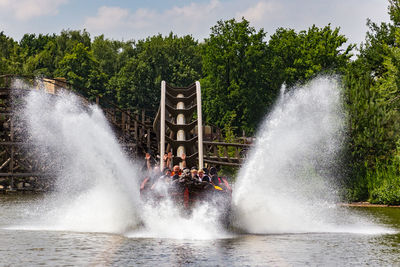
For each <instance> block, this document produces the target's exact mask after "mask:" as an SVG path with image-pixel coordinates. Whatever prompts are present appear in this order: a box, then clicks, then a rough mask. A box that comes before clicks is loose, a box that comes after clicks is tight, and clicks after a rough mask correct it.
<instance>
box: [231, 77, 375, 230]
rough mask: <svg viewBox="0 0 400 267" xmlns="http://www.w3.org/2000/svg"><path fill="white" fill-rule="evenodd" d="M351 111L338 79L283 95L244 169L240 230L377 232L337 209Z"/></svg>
mask: <svg viewBox="0 0 400 267" xmlns="http://www.w3.org/2000/svg"><path fill="white" fill-rule="evenodd" d="M283 90H284V89H283ZM343 114H344V112H343V107H342V97H341V90H340V86H339V83H338V81H337V80H336V79H334V78H328V77H322V78H318V79H314V80H313V81H311V82H310V83H309V84H307V85H305V86H302V87H300V88H294V89H292V90H291V91H290V92H284V91H282V94H281V96H280V99H279V100H278V102H277V104H276V105H275V107H274V109H273V111H272V112H271V113H270V114H269V115H268V116H267V117H266V119H265V121H264V123H263V125H262V126H261V128H260V129H259V132H258V135H257V139H256V144H255V148H254V149H253V151H251V152H250V155H249V158H248V160H247V162H246V163H245V165H244V166H243V167H242V168H241V170H240V172H239V175H238V181H237V183H236V186H235V190H234V196H233V202H234V209H235V222H234V223H235V225H236V227H238V228H240V229H242V230H243V231H245V232H250V233H299V232H332V231H333V232H349V231H350V232H368V231H369V230H368V229H370V230H371V229H372V228H371V227H370V228H368V229H366V228H365V227H368V225H369V226H371V224H370V223H368V221H367V220H366V219H365V218H364V219H363V218H360V217H357V216H355V215H352V214H349V213H348V212H347V211H346V210H345V209H343V208H342V209H340V208H338V207H337V205H336V204H337V202H338V196H337V191H336V189H337V188H336V181H337V179H339V178H340V177H337V176H336V175H337V174H336V173H338V170H337V169H335V168H338V167H337V166H338V164H336V163H337V160H338V159H339V153H340V150H341V148H342V145H343V142H344V134H345V128H344V126H345V118H344V115H343ZM375 230H378V229H375Z"/></svg>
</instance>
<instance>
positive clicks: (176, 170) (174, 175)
mask: <svg viewBox="0 0 400 267" xmlns="http://www.w3.org/2000/svg"><path fill="white" fill-rule="evenodd" d="M171 157H172V153H171ZM181 159H182V167H183V168H186V154H182V156H181ZM181 175H182V170H181V169H180V168H179V165H175V166H174V167H173V169H172V172H171V176H172V180H177V179H179V177H180V176H181Z"/></svg>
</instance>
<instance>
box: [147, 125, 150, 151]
mask: <svg viewBox="0 0 400 267" xmlns="http://www.w3.org/2000/svg"><path fill="white" fill-rule="evenodd" d="M147 148H148V149H150V129H147Z"/></svg>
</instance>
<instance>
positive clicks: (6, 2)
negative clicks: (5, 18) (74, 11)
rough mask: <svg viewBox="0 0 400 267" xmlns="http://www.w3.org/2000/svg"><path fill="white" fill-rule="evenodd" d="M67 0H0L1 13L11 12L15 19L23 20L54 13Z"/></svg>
mask: <svg viewBox="0 0 400 267" xmlns="http://www.w3.org/2000/svg"><path fill="white" fill-rule="evenodd" d="M67 2H68V0H19V1H17V0H0V9H1V12H2V13H11V14H12V15H13V16H14V17H15V18H16V19H17V20H21V21H25V20H29V19H32V18H34V17H40V16H44V15H56V14H57V13H58V10H59V7H60V6H61V5H62V4H66V3H67Z"/></svg>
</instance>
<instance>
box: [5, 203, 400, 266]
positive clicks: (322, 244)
mask: <svg viewBox="0 0 400 267" xmlns="http://www.w3.org/2000/svg"><path fill="white" fill-rule="evenodd" d="M41 198H42V197H41V196H21V195H18V196H12V195H0V240H1V242H0V263H1V265H3V266H38V265H49V266H72V265H73V266H88V265H90V266H93V265H97V266H133V265H146V266H156V265H158V266H185V265H193V266H218V265H219V266H305V265H311V266H354V265H359V266H365V265H369V266H396V265H399V264H400V234H399V231H400V209H399V208H349V209H351V211H352V213H353V214H354V213H356V214H358V215H361V216H363V217H367V218H369V219H370V220H373V221H374V223H375V224H376V226H379V227H381V229H386V230H382V231H381V232H377V231H375V229H371V232H370V233H368V230H365V229H364V231H361V233H351V232H349V233H330V232H326V233H279V234H266V235H252V234H238V233H231V234H230V235H229V236H228V237H225V238H214V239H207V240H195V239H193V240H191V239H173V238H157V237H154V238H137V237H136V238H135V237H129V236H132V235H130V234H124V233H122V234H110V233H96V232H70V231H49V230H46V229H42V230H35V231H32V230H21V229H24V227H22V226H23V225H25V226H29V221H27V219H28V218H29V216H30V214H31V213H32V211H30V210H29V209H30V208H31V207H33V206H32V205H31V204H32V203H34V202H35V201H38V200H40V199H41ZM33 213H34V212H33ZM165 227H166V228H167V227H168V225H165ZM25 229H27V228H26V227H25ZM193 231H194V232H195V231H196V229H193ZM225 236H226V235H225Z"/></svg>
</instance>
